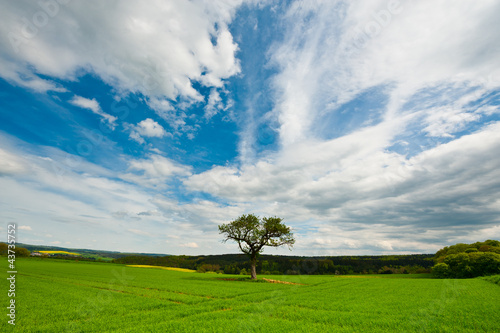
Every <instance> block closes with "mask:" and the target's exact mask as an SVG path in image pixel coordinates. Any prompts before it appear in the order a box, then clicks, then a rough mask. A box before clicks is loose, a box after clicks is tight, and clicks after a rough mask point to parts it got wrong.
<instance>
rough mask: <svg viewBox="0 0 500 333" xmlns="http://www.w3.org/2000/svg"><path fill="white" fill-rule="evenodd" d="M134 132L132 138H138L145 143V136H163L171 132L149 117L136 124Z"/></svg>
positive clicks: (137, 139) (131, 134) (133, 127)
mask: <svg viewBox="0 0 500 333" xmlns="http://www.w3.org/2000/svg"><path fill="white" fill-rule="evenodd" d="M132 129H133V130H132V132H131V133H130V138H132V139H134V140H136V141H137V142H139V143H145V141H144V139H143V137H144V136H145V137H149V138H151V137H156V138H162V137H164V136H168V135H169V133H167V131H165V129H164V128H163V127H162V126H161V125H160V124H158V123H157V122H156V121H154V120H153V119H151V118H147V119H145V120H143V121H141V122H140V123H138V124H137V125H135V126H132Z"/></svg>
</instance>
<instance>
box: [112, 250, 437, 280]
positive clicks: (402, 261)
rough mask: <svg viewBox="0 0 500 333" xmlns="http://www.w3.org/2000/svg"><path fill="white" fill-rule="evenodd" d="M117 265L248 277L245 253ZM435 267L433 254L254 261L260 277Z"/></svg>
mask: <svg viewBox="0 0 500 333" xmlns="http://www.w3.org/2000/svg"><path fill="white" fill-rule="evenodd" d="M113 262H115V263H120V264H136V265H153V266H169V267H179V268H188V269H195V270H197V271H199V272H207V271H212V272H218V273H225V274H249V270H250V263H249V260H248V256H246V255H244V254H224V255H210V256H165V257H151V256H128V257H123V258H118V259H114V260H113ZM433 265H434V261H433V255H432V254H412V255H389V256H327V257H326V256H325V257H300V256H277V255H265V254H264V255H261V256H259V260H258V261H257V273H259V274H272V275H278V274H286V275H299V274H300V275H322V274H336V275H346V274H377V273H382V274H392V273H403V274H404V273H412V274H415V273H429V272H430V268H431V267H432V266H433Z"/></svg>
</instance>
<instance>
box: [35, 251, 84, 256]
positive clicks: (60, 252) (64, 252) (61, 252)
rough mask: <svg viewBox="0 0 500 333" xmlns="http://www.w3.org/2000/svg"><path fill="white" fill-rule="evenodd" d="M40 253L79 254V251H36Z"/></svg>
mask: <svg viewBox="0 0 500 333" xmlns="http://www.w3.org/2000/svg"><path fill="white" fill-rule="evenodd" d="M38 252H40V253H45V254H69V255H72V256H79V255H80V253H75V252H68V251H38Z"/></svg>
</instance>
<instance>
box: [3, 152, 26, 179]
mask: <svg viewBox="0 0 500 333" xmlns="http://www.w3.org/2000/svg"><path fill="white" fill-rule="evenodd" d="M27 170H29V168H28V164H27V163H26V162H25V161H24V159H23V158H22V157H20V156H17V155H15V154H12V153H10V152H9V151H7V150H4V149H0V176H2V175H15V174H20V173H24V172H26V171H27Z"/></svg>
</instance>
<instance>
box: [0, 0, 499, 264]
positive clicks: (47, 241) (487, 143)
mask: <svg viewBox="0 0 500 333" xmlns="http://www.w3.org/2000/svg"><path fill="white" fill-rule="evenodd" d="M0 7H1V10H0V32H1V34H0V98H1V100H2V102H1V103H0V189H1V191H0V214H1V215H0V216H1V219H2V220H3V221H4V222H5V223H6V224H7V223H10V222H15V223H17V224H18V227H19V229H20V231H19V234H18V237H19V239H18V240H19V241H20V242H24V243H30V244H44V245H59V246H65V247H70V248H92V249H104V250H117V251H135V252H154V253H169V254H192V255H196V254H218V253H235V252H237V246H236V245H235V244H231V243H221V239H222V238H221V236H220V235H219V234H218V232H217V225H218V224H221V223H227V222H230V221H231V220H233V219H235V218H236V217H238V216H240V215H241V214H246V213H255V214H257V215H260V216H270V215H272V216H274V215H276V216H280V217H282V218H284V220H285V223H287V224H288V225H290V226H291V227H292V228H293V230H294V233H295V235H296V238H297V242H296V245H295V247H294V250H293V252H291V253H292V254H296V255H344V254H390V253H432V252H435V251H436V250H438V249H439V248H441V247H443V246H446V245H450V244H454V243H457V242H475V241H481V240H485V239H499V238H500V214H499V213H500V154H499V152H500V106H499V104H500V60H499V59H500V33H499V31H500V26H499V23H498V20H497V17H498V15H499V14H500V5H499V4H498V2H496V1H481V2H480V3H471V2H459V3H457V2H455V1H453V2H452V1H448V2H447V1H444V2H440V3H438V4H437V3H435V2H432V1H418V2H417V1H359V2H356V3H352V2H344V1H305V2H300V1H294V2H288V1H257V0H255V1H242V0H234V1H189V2H188V1H180V0H179V1H173V0H172V1H156V2H155V1H153V2H147V3H145V2H140V1H127V2H119V1H109V2H106V3H101V2H98V1H90V2H83V1H76V0H73V1H56V0H45V1H41V2H32V1H10V2H2V4H1V5H0ZM0 232H1V236H0V237H3V238H5V237H6V232H5V230H1V231H0ZM265 253H271V254H290V252H289V251H288V250H287V249H267V250H266V251H265Z"/></svg>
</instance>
